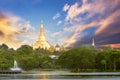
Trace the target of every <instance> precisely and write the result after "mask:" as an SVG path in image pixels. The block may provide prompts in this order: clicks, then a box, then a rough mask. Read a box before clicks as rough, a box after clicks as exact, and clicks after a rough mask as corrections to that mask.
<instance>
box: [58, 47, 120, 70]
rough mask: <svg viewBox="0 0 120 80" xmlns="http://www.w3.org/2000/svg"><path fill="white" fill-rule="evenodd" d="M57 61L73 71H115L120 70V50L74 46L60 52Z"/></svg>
mask: <svg viewBox="0 0 120 80" xmlns="http://www.w3.org/2000/svg"><path fill="white" fill-rule="evenodd" d="M58 63H59V64H60V65H61V66H62V67H63V68H67V69H70V70H73V71H116V70H120V50H116V49H112V48H111V47H106V48H104V49H96V48H94V47H85V46H81V47H74V48H72V49H71V50H69V51H66V52H64V53H62V54H61V55H60V57H59V59H58Z"/></svg>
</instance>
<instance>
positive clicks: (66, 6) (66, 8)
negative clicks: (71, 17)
mask: <svg viewBox="0 0 120 80" xmlns="http://www.w3.org/2000/svg"><path fill="white" fill-rule="evenodd" d="M69 8H70V5H68V4H67V3H66V4H65V5H64V7H63V11H67V10H68V9H69Z"/></svg>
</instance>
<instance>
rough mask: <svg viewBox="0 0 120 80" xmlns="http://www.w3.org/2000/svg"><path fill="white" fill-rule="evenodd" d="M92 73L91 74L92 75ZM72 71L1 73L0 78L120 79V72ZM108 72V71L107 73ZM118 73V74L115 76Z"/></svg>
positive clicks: (28, 79) (48, 79)
mask: <svg viewBox="0 0 120 80" xmlns="http://www.w3.org/2000/svg"><path fill="white" fill-rule="evenodd" d="M90 74H91V75H90ZM94 74H105V73H70V72H65V71H38V72H37V71H35V72H26V73H22V74H0V80H120V76H119V75H120V73H109V74H113V75H108V76H105V75H101V76H98V75H94ZM106 74H108V73H106ZM117 74H118V75H117ZM115 75H116V76H115Z"/></svg>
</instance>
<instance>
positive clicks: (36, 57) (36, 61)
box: [0, 44, 56, 70]
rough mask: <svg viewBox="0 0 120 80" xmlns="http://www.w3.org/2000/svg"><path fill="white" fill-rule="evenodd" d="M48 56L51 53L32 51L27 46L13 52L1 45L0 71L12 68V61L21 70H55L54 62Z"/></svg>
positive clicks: (38, 50) (40, 50) (41, 50)
mask: <svg viewBox="0 0 120 80" xmlns="http://www.w3.org/2000/svg"><path fill="white" fill-rule="evenodd" d="M50 54H51V52H49V51H47V50H43V49H40V48H38V49H35V50H33V48H32V47H31V46H28V45H23V46H21V47H20V48H18V49H17V50H14V49H12V48H10V49H9V48H8V46H7V45H5V44H3V45H1V46H0V70H8V69H10V68H12V67H13V66H14V60H16V61H17V63H18V66H19V67H20V68H22V69H23V70H31V69H36V68H37V69H51V68H56V66H55V63H54V62H55V60H54V59H52V58H51V57H50V56H49V55H50Z"/></svg>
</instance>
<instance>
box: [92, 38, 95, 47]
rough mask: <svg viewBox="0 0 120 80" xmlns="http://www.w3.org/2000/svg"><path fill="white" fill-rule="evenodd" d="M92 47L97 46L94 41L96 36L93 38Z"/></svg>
mask: <svg viewBox="0 0 120 80" xmlns="http://www.w3.org/2000/svg"><path fill="white" fill-rule="evenodd" d="M92 47H95V41H94V38H93V39H92Z"/></svg>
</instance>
